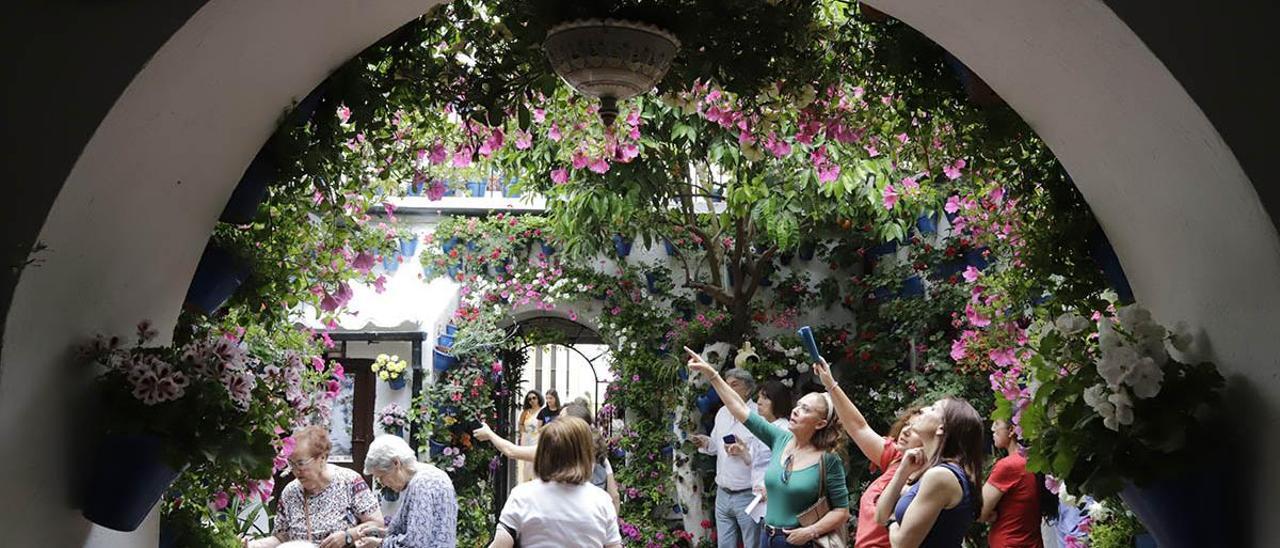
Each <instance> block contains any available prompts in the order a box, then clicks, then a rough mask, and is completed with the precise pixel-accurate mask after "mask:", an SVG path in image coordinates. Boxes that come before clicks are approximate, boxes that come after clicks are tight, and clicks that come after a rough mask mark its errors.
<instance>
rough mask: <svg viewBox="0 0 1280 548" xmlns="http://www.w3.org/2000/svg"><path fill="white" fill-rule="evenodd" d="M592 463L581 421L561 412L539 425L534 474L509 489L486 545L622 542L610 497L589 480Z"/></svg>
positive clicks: (528, 547)
mask: <svg viewBox="0 0 1280 548" xmlns="http://www.w3.org/2000/svg"><path fill="white" fill-rule="evenodd" d="M594 465H595V442H594V441H593V440H592V435H591V427H590V426H587V423H586V422H584V421H583V420H581V419H578V418H574V417H561V418H559V419H557V420H555V421H552V422H551V424H548V425H547V426H546V427H544V428H543V429H542V434H541V436H540V437H539V439H538V449H537V453H536V455H535V456H534V458H533V472H534V475H536V476H537V479H534V480H533V481H530V482H528V483H522V484H520V485H517V486H516V487H515V489H512V490H511V494H510V496H508V497H507V503H506V505H504V506H503V507H502V513H501V514H499V516H498V529H497V531H495V532H494V536H493V542H492V543H491V544H489V548H512V547H513V546H515V545H516V544H517V543H518V544H519V545H520V546H522V547H523V548H561V547H565V548H569V547H582V548H588V547H589V548H600V547H601V546H605V547H607V548H615V547H620V546H622V536H621V534H619V532H618V513H617V512H616V511H615V510H614V507H613V501H611V500H609V495H608V494H606V493H605V492H604V491H601V490H600V489H597V488H596V487H595V486H593V485H591V484H590V483H589V480H590V479H591V471H592V468H593V467H594Z"/></svg>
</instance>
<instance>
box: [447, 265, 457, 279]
mask: <svg viewBox="0 0 1280 548" xmlns="http://www.w3.org/2000/svg"><path fill="white" fill-rule="evenodd" d="M444 269H445V272H448V273H449V279H450V280H456V279H458V272H460V267H459V266H458V264H457V263H454V264H451V265H449V266H446V267H445V268H444Z"/></svg>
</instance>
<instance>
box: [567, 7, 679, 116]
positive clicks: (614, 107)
mask: <svg viewBox="0 0 1280 548" xmlns="http://www.w3.org/2000/svg"><path fill="white" fill-rule="evenodd" d="M543 48H544V49H545V50H546V52H547V58H548V59H549V60H550V61H551V68H552V69H554V70H555V71H556V74H558V75H560V77H561V78H563V79H564V81H565V82H568V83H569V85H570V86H573V89H576V90H578V92H579V93H582V94H583V95H588V96H591V97H598V98H599V99H600V119H601V120H603V121H604V123H605V125H607V126H608V125H613V121H614V119H616V118H617V117H618V101H619V100H626V99H630V98H632V97H635V96H637V95H640V94H642V93H647V92H648V91H649V90H651V89H653V87H654V86H655V85H657V84H658V82H659V81H661V80H662V77H663V76H665V75H666V73H667V69H669V68H671V60H672V59H673V58H675V55H676V51H677V50H679V49H680V41H679V40H677V39H676V37H675V36H674V35H672V34H671V33H670V32H667V31H665V30H662V29H660V28H657V27H655V26H652V25H646V24H643V23H635V22H631V21H619V20H616V19H583V20H578V21H569V22H567V23H561V24H559V25H556V26H555V27H552V28H551V30H550V31H548V32H547V40H546V42H544V43H543Z"/></svg>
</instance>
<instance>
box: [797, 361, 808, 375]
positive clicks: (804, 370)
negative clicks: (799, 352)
mask: <svg viewBox="0 0 1280 548" xmlns="http://www.w3.org/2000/svg"><path fill="white" fill-rule="evenodd" d="M809 367H810V366H809V364H808V362H800V363H798V364H796V371H799V372H801V373H808V372H809Z"/></svg>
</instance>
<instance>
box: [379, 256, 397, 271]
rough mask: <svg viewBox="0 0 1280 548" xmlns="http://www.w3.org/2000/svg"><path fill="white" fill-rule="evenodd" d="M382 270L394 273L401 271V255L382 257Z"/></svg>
mask: <svg viewBox="0 0 1280 548" xmlns="http://www.w3.org/2000/svg"><path fill="white" fill-rule="evenodd" d="M382 269H383V270H386V271H387V272H392V273H394V272H395V271H397V270H400V254H399V253H393V254H391V255H385V256H383V257H382Z"/></svg>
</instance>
